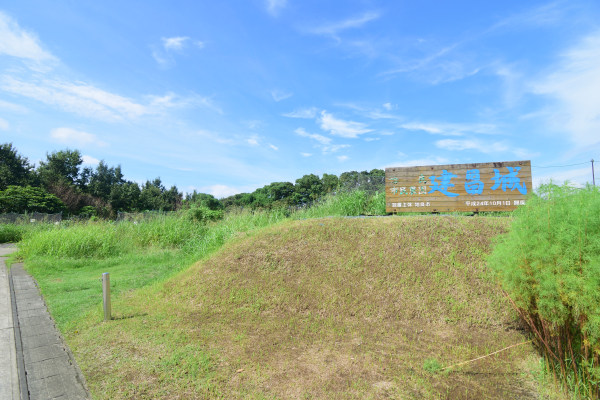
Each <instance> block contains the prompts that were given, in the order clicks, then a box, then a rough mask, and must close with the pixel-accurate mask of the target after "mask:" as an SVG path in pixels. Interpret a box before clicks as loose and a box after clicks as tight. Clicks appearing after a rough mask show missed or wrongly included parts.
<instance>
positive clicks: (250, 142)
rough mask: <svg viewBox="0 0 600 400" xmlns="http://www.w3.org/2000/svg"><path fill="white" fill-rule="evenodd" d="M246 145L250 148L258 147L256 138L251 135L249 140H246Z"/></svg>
mask: <svg viewBox="0 0 600 400" xmlns="http://www.w3.org/2000/svg"><path fill="white" fill-rule="evenodd" d="M245 140H246V143H248V144H249V145H250V146H258V136H256V135H252V136H250V137H249V138H246V139H245Z"/></svg>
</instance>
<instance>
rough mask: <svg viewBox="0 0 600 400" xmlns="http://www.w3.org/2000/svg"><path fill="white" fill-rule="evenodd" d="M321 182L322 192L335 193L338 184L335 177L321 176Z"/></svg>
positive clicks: (338, 181)
mask: <svg viewBox="0 0 600 400" xmlns="http://www.w3.org/2000/svg"><path fill="white" fill-rule="evenodd" d="M321 181H322V182H323V191H324V192H325V193H331V192H335V191H336V190H337V188H338V185H339V184H340V180H339V179H338V177H337V175H332V174H323V178H321Z"/></svg>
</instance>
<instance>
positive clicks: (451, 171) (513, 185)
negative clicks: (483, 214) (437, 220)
mask: <svg viewBox="0 0 600 400" xmlns="http://www.w3.org/2000/svg"><path fill="white" fill-rule="evenodd" d="M531 191H532V183H531V161H507V162H491V163H479V164H450V165H429V166H423V167H406V168H386V169H385V202H386V211H387V212H440V211H474V212H479V211H511V210H514V209H515V208H517V207H518V206H520V205H524V204H525V201H526V200H525V199H526V197H527V195H528V194H529V193H531Z"/></svg>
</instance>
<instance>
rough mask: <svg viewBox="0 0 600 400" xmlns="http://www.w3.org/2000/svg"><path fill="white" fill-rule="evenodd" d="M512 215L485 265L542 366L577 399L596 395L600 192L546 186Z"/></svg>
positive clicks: (599, 353)
mask: <svg viewBox="0 0 600 400" xmlns="http://www.w3.org/2000/svg"><path fill="white" fill-rule="evenodd" d="M539 192H540V196H537V197H533V198H531V199H530V200H529V201H528V203H527V205H526V206H525V207H521V208H519V209H517V211H515V213H514V220H513V225H512V229H511V231H510V233H509V234H507V235H506V236H504V237H502V239H501V240H500V241H499V242H498V243H497V245H496V247H495V250H494V252H493V254H492V255H491V257H490V259H489V265H490V266H491V267H492V269H493V270H495V271H496V272H497V273H498V275H499V276H500V278H501V282H502V286H503V288H504V290H505V291H506V292H507V294H508V295H509V297H510V299H511V302H512V303H513V305H514V307H515V308H516V310H517V311H518V312H519V314H520V315H521V317H522V318H523V320H524V321H525V322H526V323H527V324H528V326H529V328H530V329H531V332H532V334H533V336H534V337H535V339H536V340H537V342H538V344H539V346H540V348H541V349H542V351H543V352H544V354H545V355H546V358H547V360H548V362H549V364H548V365H549V368H550V369H551V371H552V372H553V373H556V374H557V376H559V377H560V381H561V382H562V384H563V387H564V388H566V389H568V390H569V391H571V392H572V393H575V395H576V396H578V397H579V398H585V399H598V398H599V397H600V389H599V388H600V386H599V382H600V192H599V191H598V189H596V188H594V187H587V188H585V189H574V188H571V187H569V186H566V185H565V186H562V187H559V186H555V185H547V186H543V187H541V188H540V189H539Z"/></svg>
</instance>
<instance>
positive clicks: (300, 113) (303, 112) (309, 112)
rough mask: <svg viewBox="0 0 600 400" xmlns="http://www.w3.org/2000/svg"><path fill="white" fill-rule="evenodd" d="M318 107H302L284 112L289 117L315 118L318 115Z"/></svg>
mask: <svg viewBox="0 0 600 400" xmlns="http://www.w3.org/2000/svg"><path fill="white" fill-rule="evenodd" d="M317 111H318V110H317V108H316V107H311V108H301V109H299V110H294V111H292V112H289V113H285V114H283V116H284V117H288V118H303V119H313V118H315V117H316V116H317Z"/></svg>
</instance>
